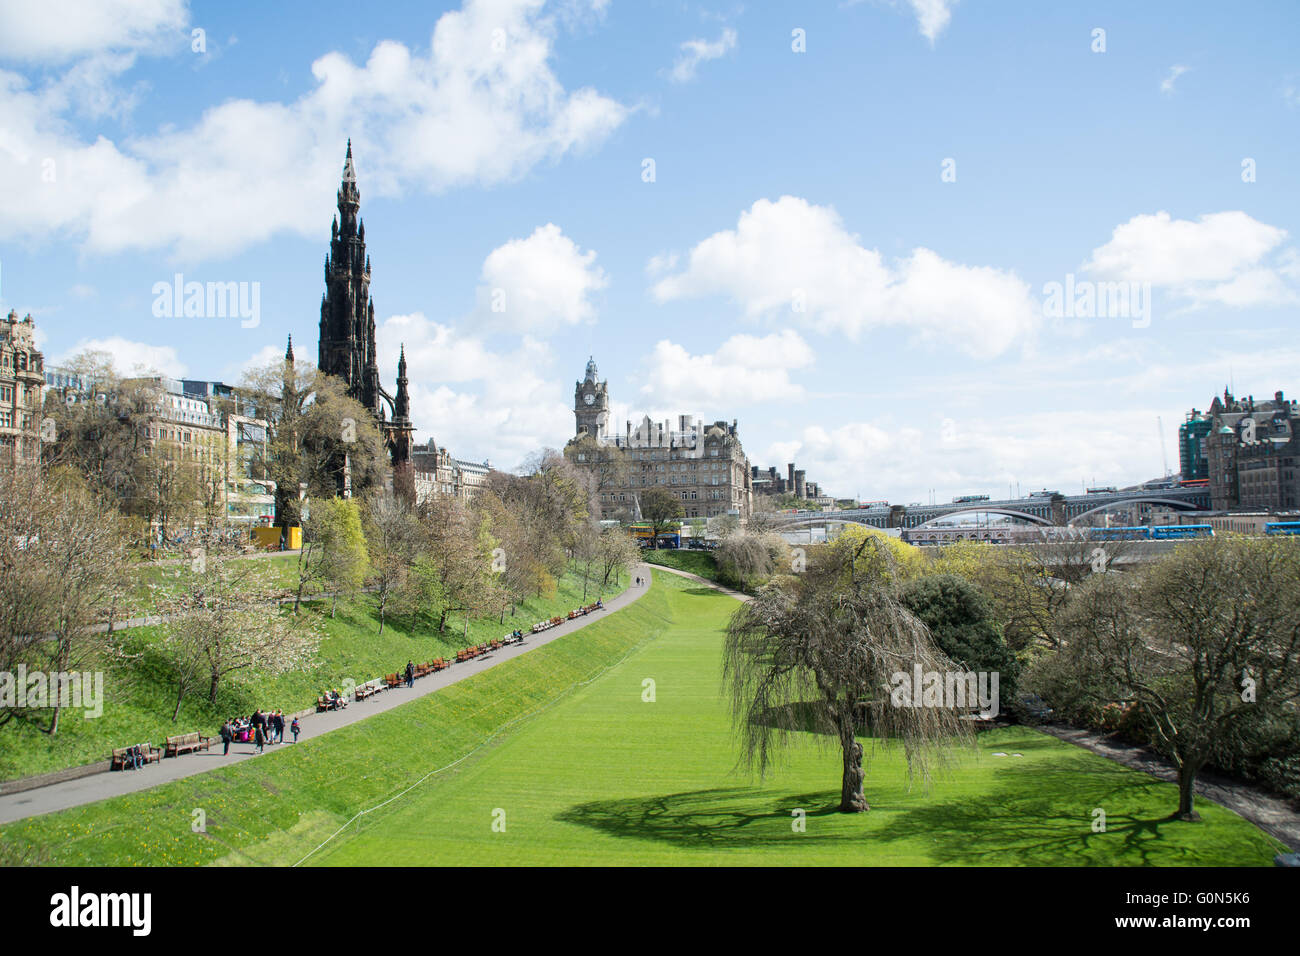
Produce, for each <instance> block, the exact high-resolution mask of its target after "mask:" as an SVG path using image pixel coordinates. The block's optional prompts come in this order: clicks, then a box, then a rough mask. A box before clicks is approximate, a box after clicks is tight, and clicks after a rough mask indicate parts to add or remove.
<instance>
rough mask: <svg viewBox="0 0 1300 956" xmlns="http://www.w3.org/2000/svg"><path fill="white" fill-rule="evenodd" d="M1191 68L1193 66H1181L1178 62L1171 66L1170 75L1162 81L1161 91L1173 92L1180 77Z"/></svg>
mask: <svg viewBox="0 0 1300 956" xmlns="http://www.w3.org/2000/svg"><path fill="white" fill-rule="evenodd" d="M1190 69H1191V67H1189V66H1180V65H1178V64H1175V65H1174V66H1171V67H1170V68H1169V75H1168V76H1166V77H1165V78H1164V79H1163V80H1161V81H1160V92H1161V93H1173V92H1174V84H1175V83H1177V82H1178V78H1179V77H1180V76H1182V75H1183V74H1184V73H1186V72H1187V71H1188V70H1190Z"/></svg>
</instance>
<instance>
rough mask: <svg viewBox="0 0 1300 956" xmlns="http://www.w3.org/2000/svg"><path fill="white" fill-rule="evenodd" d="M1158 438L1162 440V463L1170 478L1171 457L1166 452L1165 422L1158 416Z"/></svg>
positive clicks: (1166, 475) (1166, 474)
mask: <svg viewBox="0 0 1300 956" xmlns="http://www.w3.org/2000/svg"><path fill="white" fill-rule="evenodd" d="M1156 436H1157V437H1158V438H1159V439H1160V463H1161V464H1162V465H1164V468H1165V477H1166V478H1168V477H1169V455H1168V454H1167V453H1166V451H1165V421H1164V419H1163V418H1162V417H1160V416H1159V415H1157V416H1156Z"/></svg>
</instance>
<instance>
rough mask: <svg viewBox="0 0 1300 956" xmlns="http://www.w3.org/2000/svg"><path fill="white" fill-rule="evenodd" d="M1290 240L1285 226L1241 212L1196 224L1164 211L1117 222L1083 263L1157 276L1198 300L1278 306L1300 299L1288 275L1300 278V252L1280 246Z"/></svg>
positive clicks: (1106, 274) (1122, 275)
mask: <svg viewBox="0 0 1300 956" xmlns="http://www.w3.org/2000/svg"><path fill="white" fill-rule="evenodd" d="M1286 238H1287V231H1286V230H1285V229H1282V228H1279V227H1277V226H1270V225H1268V224H1267V223H1262V222H1259V221H1258V220H1256V219H1253V218H1251V217H1250V216H1249V215H1247V214H1246V213H1244V212H1241V211H1232V212H1217V213H1208V214H1206V215H1203V216H1201V217H1200V218H1199V219H1197V220H1196V221H1195V222H1193V221H1191V220H1188V219H1174V218H1173V217H1172V216H1170V214H1169V213H1167V212H1164V211H1161V212H1157V213H1156V214H1155V215H1139V216H1134V217H1133V218H1132V219H1130V220H1129V221H1128V222H1125V223H1121V224H1120V225H1118V226H1116V227H1115V230H1114V232H1113V233H1112V235H1111V239H1110V241H1109V242H1108V243H1106V244H1105V245H1103V246H1099V247H1098V248H1096V249H1094V250H1093V252H1092V256H1091V258H1090V259H1089V260H1088V261H1087V262H1086V263H1085V264H1084V269H1085V270H1087V271H1089V272H1092V273H1094V274H1096V275H1098V276H1099V277H1101V278H1103V279H1120V280H1126V281H1129V282H1150V283H1151V284H1152V285H1154V286H1161V287H1165V288H1168V289H1170V290H1171V291H1173V292H1174V293H1175V294H1178V295H1181V296H1184V297H1186V298H1189V299H1191V300H1193V301H1194V302H1196V303H1210V302H1218V303H1221V304H1224V305H1229V306H1237V307H1242V306H1252V305H1279V304H1285V303H1287V302H1293V301H1296V292H1295V290H1294V289H1293V288H1292V287H1290V286H1289V285H1288V284H1287V282H1286V280H1285V279H1284V278H1283V276H1287V277H1290V278H1292V279H1294V278H1296V277H1297V276H1296V272H1297V268H1296V263H1297V261H1298V260H1297V257H1296V253H1295V250H1294V249H1281V250H1279V247H1280V246H1281V245H1282V243H1283V242H1285V241H1286ZM1275 251H1278V252H1279V255H1278V256H1277V261H1276V264H1275V265H1272V266H1270V265H1269V264H1268V263H1267V261H1266V260H1267V259H1268V257H1269V256H1270V254H1272V253H1274V252H1275Z"/></svg>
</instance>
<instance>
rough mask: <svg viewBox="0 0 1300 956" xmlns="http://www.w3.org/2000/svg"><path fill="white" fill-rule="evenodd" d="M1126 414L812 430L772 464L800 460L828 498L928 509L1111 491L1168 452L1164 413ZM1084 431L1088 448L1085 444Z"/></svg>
mask: <svg viewBox="0 0 1300 956" xmlns="http://www.w3.org/2000/svg"><path fill="white" fill-rule="evenodd" d="M1128 412H1129V414H1123V415H1115V416H1110V417H1108V418H1106V419H1105V421H1104V422H1103V423H1100V424H1099V421H1098V418H1097V415H1096V413H1095V412H1094V411H1091V410H1085V411H1080V412H1069V411H1053V412H1046V411H1044V412H1031V413H1027V414H1024V415H1010V416H1005V417H990V416H986V415H978V416H972V417H969V418H966V417H956V418H955V419H951V420H946V415H945V411H944V410H943V409H937V410H935V412H934V414H933V415H931V416H929V417H927V416H925V415H921V416H919V417H912V418H909V419H907V420H906V421H902V422H900V421H896V420H894V419H892V418H880V419H875V420H871V421H857V422H849V423H847V424H844V425H840V426H837V427H833V428H825V427H822V426H820V425H813V426H808V427H806V428H804V429H803V431H802V432H801V433H800V436H799V441H797V442H790V443H781V444H779V445H775V446H773V447H772V449H770V453H771V454H772V455H773V458H774V459H775V460H773V461H771V462H770V464H775V465H777V466H778V467H780V466H781V465H782V464H783V463H784V462H786V461H795V462H797V464H798V467H799V468H802V469H804V470H805V471H807V473H808V478H809V480H811V481H816V482H818V483H819V484H820V485H821V487H822V488H823V489H824V490H825V491H827V492H828V493H831V494H836V495H840V496H852V495H854V494H860V495H862V496H863V497H864V498H868V499H888V500H890V501H891V502H893V503H894V504H908V503H910V502H913V501H918V500H923V501H927V502H928V500H929V491H930V489H934V490H935V498H936V500H937V501H940V502H944V501H950V500H951V499H952V497H954V496H955V495H959V494H988V495H990V496H992V497H993V498H1000V497H1004V496H1005V495H1007V493H1008V491H1009V490H1015V489H1014V487H1012V486H1014V485H1015V484H1016V483H1019V485H1020V487H1019V492H1020V494H1028V493H1029V492H1030V491H1035V490H1038V489H1040V488H1043V487H1044V486H1046V487H1047V488H1049V489H1052V490H1059V491H1061V492H1062V493H1065V494H1070V493H1077V492H1078V491H1079V489H1080V481H1081V480H1083V481H1085V482H1086V481H1091V479H1092V478H1093V477H1094V476H1096V477H1097V478H1098V479H1101V478H1102V476H1106V478H1107V483H1108V484H1109V483H1115V482H1120V481H1122V480H1123V479H1122V478H1118V477H1116V476H1123V475H1133V480H1140V479H1143V478H1149V477H1153V476H1154V475H1156V474H1158V473H1159V471H1160V458H1159V455H1160V450H1159V448H1156V447H1153V443H1152V440H1151V439H1152V434H1151V432H1152V430H1153V428H1154V421H1155V418H1156V414H1157V412H1156V410H1151V412H1150V414H1149V415H1144V414H1140V413H1134V411H1133V409H1132V408H1129V409H1128ZM1083 433H1087V435H1088V441H1086V442H1081V441H1079V440H1078V436H1079V435H1080V434H1083ZM1170 447H1172V443H1171V446H1170ZM777 453H780V454H777ZM1135 469H1136V474H1135Z"/></svg>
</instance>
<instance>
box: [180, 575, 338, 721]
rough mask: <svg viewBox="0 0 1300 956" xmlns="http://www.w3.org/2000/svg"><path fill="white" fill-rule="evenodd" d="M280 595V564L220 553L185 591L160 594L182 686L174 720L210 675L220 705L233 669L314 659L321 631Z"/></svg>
mask: <svg viewBox="0 0 1300 956" xmlns="http://www.w3.org/2000/svg"><path fill="white" fill-rule="evenodd" d="M279 593H280V587H279V585H278V582H277V576H276V572H275V569H274V568H272V567H270V566H268V565H267V563H266V562H264V561H249V560H239V559H236V558H233V557H221V556H214V557H212V558H210V559H208V560H207V561H206V562H205V564H204V566H203V568H202V570H201V571H199V572H198V573H194V574H192V575H189V576H187V577H185V578H184V579H183V586H182V587H181V589H180V590H179V591H173V592H171V593H166V594H162V595H160V596H159V597H158V600H157V602H156V603H157V607H158V612H159V614H160V615H161V617H162V619H163V622H164V623H163V625H162V630H163V646H164V648H165V649H166V651H167V659H168V661H169V664H170V667H171V671H172V678H173V681H174V685H175V688H176V706H175V708H174V710H173V711H172V720H176V718H177V716H178V715H179V714H180V709H181V704H182V703H183V702H184V699H185V696H186V694H187V693H188V692H189V691H190V690H191V689H192V688H194V687H195V686H196V685H199V684H201V683H202V682H204V681H206V683H207V685H208V701H209V702H210V703H214V704H215V703H216V701H217V691H218V689H219V686H220V682H221V680H222V679H223V678H225V677H227V676H229V675H230V674H233V673H237V672H240V671H255V672H258V673H262V674H268V675H275V674H283V673H285V672H287V671H290V670H294V669H297V668H301V667H303V666H305V665H307V664H309V663H310V662H311V661H312V660H314V659H315V655H316V651H317V649H318V648H319V646H320V636H319V634H317V633H316V631H315V630H314V629H313V628H312V627H311V626H309V625H307V624H304V623H303V622H301V621H300V620H299V619H297V618H296V617H294V616H292V615H286V614H282V613H280V609H279V606H278V604H277V603H276V598H277V597H278V595H279Z"/></svg>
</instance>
